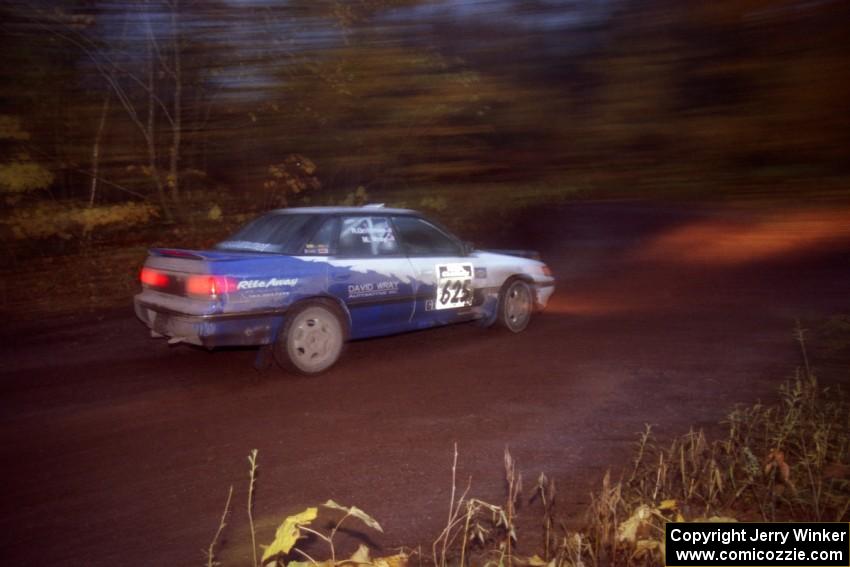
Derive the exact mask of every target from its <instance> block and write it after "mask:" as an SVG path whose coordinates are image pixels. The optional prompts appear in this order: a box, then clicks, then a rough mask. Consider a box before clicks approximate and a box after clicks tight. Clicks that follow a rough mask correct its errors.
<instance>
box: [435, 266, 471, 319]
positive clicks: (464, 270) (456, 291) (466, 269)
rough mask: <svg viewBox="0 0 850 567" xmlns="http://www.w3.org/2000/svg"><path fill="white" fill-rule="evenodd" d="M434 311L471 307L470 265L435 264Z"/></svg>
mask: <svg viewBox="0 0 850 567" xmlns="http://www.w3.org/2000/svg"><path fill="white" fill-rule="evenodd" d="M434 273H435V274H436V275H437V297H436V298H435V301H434V308H435V309H457V308H458V307H469V306H470V305H472V277H473V274H474V270H473V268H472V264H437V265H436V266H435V267H434Z"/></svg>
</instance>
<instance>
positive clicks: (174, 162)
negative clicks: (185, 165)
mask: <svg viewBox="0 0 850 567" xmlns="http://www.w3.org/2000/svg"><path fill="white" fill-rule="evenodd" d="M179 8H180V2H179V0H174V3H173V4H172V5H171V32H172V34H173V39H172V42H173V43H172V47H173V52H174V112H173V116H172V119H173V120H172V125H171V133H172V137H171V151H170V154H171V155H170V158H171V159H170V162H171V163H170V167H169V170H170V171H169V174H168V185H169V186H170V187H171V199H172V201H173V202H174V203H175V204H176V203H179V202H180V143H181V141H182V136H183V130H182V128H183V125H182V113H183V101H182V98H183V77H182V75H181V61H180V27H179V26H180V22H179V14H178V10H179Z"/></svg>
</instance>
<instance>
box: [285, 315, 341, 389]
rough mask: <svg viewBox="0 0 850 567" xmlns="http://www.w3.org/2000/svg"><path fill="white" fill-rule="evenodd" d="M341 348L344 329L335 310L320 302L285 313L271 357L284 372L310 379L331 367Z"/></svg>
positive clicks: (337, 358)
mask: <svg viewBox="0 0 850 567" xmlns="http://www.w3.org/2000/svg"><path fill="white" fill-rule="evenodd" d="M344 345H345V326H344V324H343V322H342V318H341V317H340V315H339V313H338V312H337V310H336V309H335V308H333V307H332V306H330V305H327V304H325V303H321V302H310V303H304V304H302V305H299V306H297V307H295V308H294V309H293V310H292V311H290V312H289V313H287V315H286V320H285V322H284V325H283V329H281V331H280V333H279V334H278V338H277V342H276V343H275V346H274V357H275V360H276V361H277V363H278V364H279V365H280V366H282V367H283V368H284V369H286V370H289V371H291V372H294V373H296V374H301V375H305V376H312V375H314V374H319V373H321V372H324V371H325V370H327V369H328V368H330V367H331V366H333V365H334V363H336V361H337V360H339V357H340V355H341V354H342V350H343V346H344Z"/></svg>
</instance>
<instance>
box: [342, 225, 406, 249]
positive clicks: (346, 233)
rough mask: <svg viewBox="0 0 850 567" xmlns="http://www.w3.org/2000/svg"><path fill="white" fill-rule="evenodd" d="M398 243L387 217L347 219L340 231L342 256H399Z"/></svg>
mask: <svg viewBox="0 0 850 567" xmlns="http://www.w3.org/2000/svg"><path fill="white" fill-rule="evenodd" d="M398 252H399V250H398V241H397V240H396V237H395V232H394V231H393V227H392V225H391V224H390V221H389V219H388V218H386V217H345V218H343V219H342V226H341V228H340V231H339V255H340V256H357V257H369V256H389V255H393V254H398Z"/></svg>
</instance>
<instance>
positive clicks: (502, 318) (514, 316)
mask: <svg viewBox="0 0 850 567" xmlns="http://www.w3.org/2000/svg"><path fill="white" fill-rule="evenodd" d="M533 312H534V297H533V295H532V291H531V286H529V285H528V284H527V283H526V282H524V281H522V280H520V279H512V280H508V281H507V282H506V283H505V285H504V286H503V287H502V290H501V292H500V293H499V313H498V317H497V322H498V323H499V326H500V327H503V328H505V329H507V330H509V331H511V332H512V333H519V332H520V331H523V330H525V328H526V327H528V323H529V321H531V314H532V313H533Z"/></svg>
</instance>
